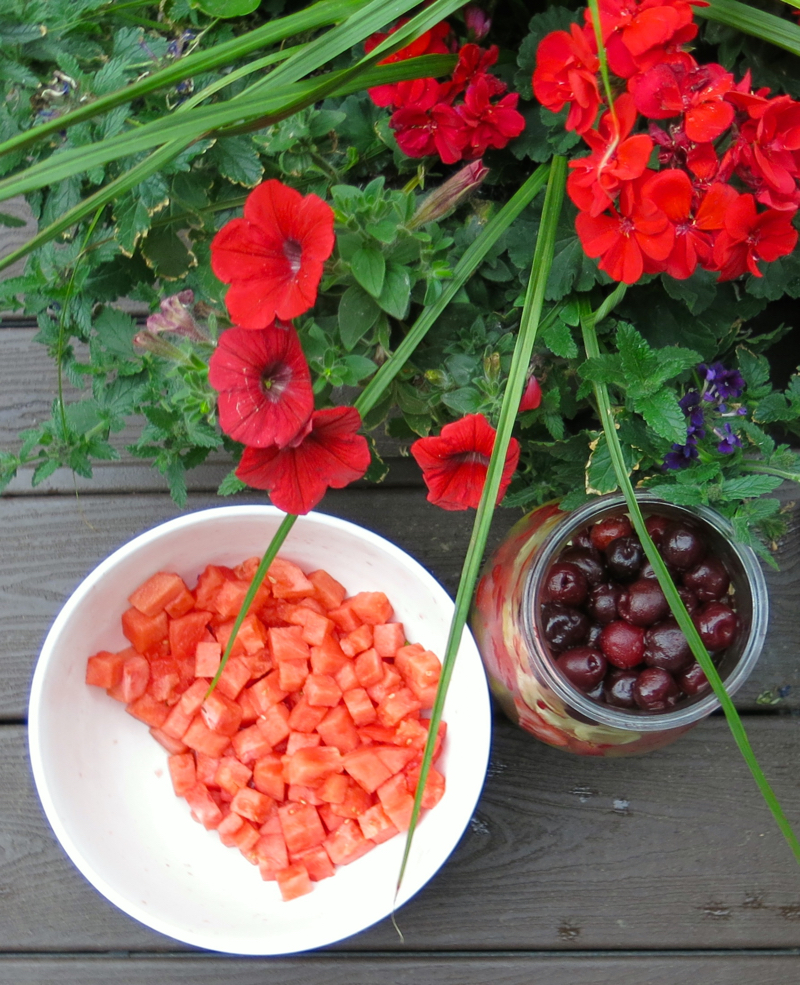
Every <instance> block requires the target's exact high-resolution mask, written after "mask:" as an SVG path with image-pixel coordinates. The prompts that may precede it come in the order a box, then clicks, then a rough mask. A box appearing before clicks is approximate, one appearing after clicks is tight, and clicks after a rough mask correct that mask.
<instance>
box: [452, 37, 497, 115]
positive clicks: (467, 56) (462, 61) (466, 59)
mask: <svg viewBox="0 0 800 985" xmlns="http://www.w3.org/2000/svg"><path fill="white" fill-rule="evenodd" d="M498 53H499V49H498V47H497V45H496V44H493V45H492V46H491V48H489V49H487V50H485V51H484V49H483V48H479V47H478V46H477V45H476V44H465V45H463V46H462V48H461V49H460V50H459V52H458V62H457V63H456V67H455V68H454V69H453V78H452V82H451V83H450V87H451V91H450V100H451V102H452V100H453V99H454V98H455V97H456V96H457V95H458V94H459V93H461V92H463V91H464V90H465V89H466V88H467V86H468V85H471V84H472V83H473V82H475V81H476V80H477V79H481V78H482V79H485V80H486V83H487V85H488V86H489V95H490V96H493V97H494V96H502V94H503V93H504V92H505V91H506V89H507V88H508V86H507V85H506V84H505V82H503V81H502V79H498V78H497V76H496V75H492V74H491V72H489V69H490V68H491V67H492V65H494V64H495V62H496V61H497V56H498Z"/></svg>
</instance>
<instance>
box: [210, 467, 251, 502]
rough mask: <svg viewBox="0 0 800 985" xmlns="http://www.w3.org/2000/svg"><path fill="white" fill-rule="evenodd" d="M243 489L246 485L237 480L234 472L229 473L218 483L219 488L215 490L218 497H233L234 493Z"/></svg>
mask: <svg viewBox="0 0 800 985" xmlns="http://www.w3.org/2000/svg"><path fill="white" fill-rule="evenodd" d="M243 489H247V483H245V482H242V480H241V479H239V478H237V476H236V472H235V471H231V472H229V473H228V474H227V475H226V476H225V478H224V479H223V480H222V482H220V484H219V488H218V489H217V495H218V496H233V495H235V494H236V493H239V492H241V491H242V490H243Z"/></svg>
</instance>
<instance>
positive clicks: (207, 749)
mask: <svg viewBox="0 0 800 985" xmlns="http://www.w3.org/2000/svg"><path fill="white" fill-rule="evenodd" d="M182 738H183V741H184V742H185V743H186V745H187V746H188V747H189V748H190V749H196V750H197V751H198V752H204V753H205V754H206V755H207V756H217V757H218V756H221V755H222V753H223V752H224V751H225V750H226V749H227V748H228V746H229V745H230V742H231V739H230V736H227V735H220V733H219V732H212V730H211V729H210V728H209V727H208V726H207V725H206V723H205V722H204V721H203V718H202V716H201V715H195V717H194V718H193V719H192V723H191V725H190V726H189V728H188V729H186V731H185V732H184V734H183V736H182Z"/></svg>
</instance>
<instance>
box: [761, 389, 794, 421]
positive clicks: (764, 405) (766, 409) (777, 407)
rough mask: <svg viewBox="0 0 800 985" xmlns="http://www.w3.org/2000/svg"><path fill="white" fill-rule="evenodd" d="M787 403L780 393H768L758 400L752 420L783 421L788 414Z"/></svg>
mask: <svg viewBox="0 0 800 985" xmlns="http://www.w3.org/2000/svg"><path fill="white" fill-rule="evenodd" d="M788 410H789V405H788V403H787V401H786V398H785V397H784V395H783V394H782V393H768V394H767V396H766V397H764V399H763V400H759V402H758V404H756V408H755V410H754V411H753V420H754V421H760V422H761V423H763V424H770V423H774V422H775V421H783V420H786V418H787V417H788V416H790V415H789V413H788Z"/></svg>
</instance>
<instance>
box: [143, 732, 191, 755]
mask: <svg viewBox="0 0 800 985" xmlns="http://www.w3.org/2000/svg"><path fill="white" fill-rule="evenodd" d="M149 731H150V735H152V736H153V738H154V739H155V740H156V742H157V743H158V744H159V745H161V746H163V747H164V748H165V749H166V750H167V752H168V753H169V754H170V755H175V754H176V753H179V752H186V751H187V746H186V744H185V743H184V742H183V741H182V740H181V739H176V738H175V737H174V736H171V735H169V734H168V733H167V732H165V731H164V730H163V729H160V728H156V726H155V725H151V726H150V730H149Z"/></svg>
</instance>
